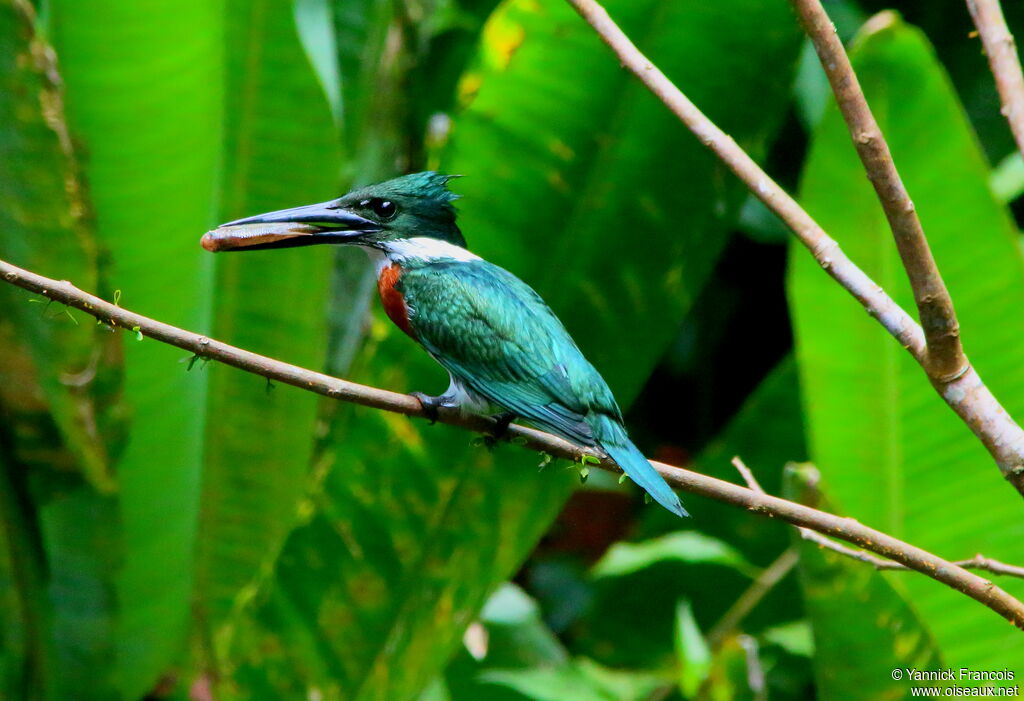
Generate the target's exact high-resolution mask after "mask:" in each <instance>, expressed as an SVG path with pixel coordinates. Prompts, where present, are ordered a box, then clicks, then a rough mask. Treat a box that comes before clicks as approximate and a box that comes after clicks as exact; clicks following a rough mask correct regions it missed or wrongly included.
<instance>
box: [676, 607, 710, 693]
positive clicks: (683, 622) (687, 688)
mask: <svg viewBox="0 0 1024 701" xmlns="http://www.w3.org/2000/svg"><path fill="white" fill-rule="evenodd" d="M675 641H676V655H677V656H678V657H679V689H680V690H681V691H682V692H683V695H684V696H686V697H687V698H693V697H695V696H696V695H697V691H698V690H699V689H700V687H701V684H703V683H704V681H705V680H706V679H707V678H708V674H709V673H710V671H711V648H709V647H708V644H707V641H705V640H704V635H703V634H702V633H701V632H700V628H699V627H698V626H697V621H696V620H695V619H694V617H693V609H692V608H691V607H690V602H688V601H685V600H683V601H680V602H679V604H678V605H677V606H676V635H675Z"/></svg>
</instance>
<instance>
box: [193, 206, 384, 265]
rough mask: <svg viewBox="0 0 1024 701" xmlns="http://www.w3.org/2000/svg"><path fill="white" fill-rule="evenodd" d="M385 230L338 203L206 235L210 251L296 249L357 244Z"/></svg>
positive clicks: (234, 225) (288, 212)
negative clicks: (335, 244) (360, 240)
mask: <svg viewBox="0 0 1024 701" xmlns="http://www.w3.org/2000/svg"><path fill="white" fill-rule="evenodd" d="M380 230H381V226H380V224H378V223H377V222H374V221H371V220H369V219H366V218H365V217H361V216H359V215H358V214H355V213H354V212H351V211H349V210H347V209H344V208H342V207H338V206H337V204H336V203H335V202H321V203H320V204H310V205H306V206H304V207H294V208H292V209H281V210H278V211H276V212H267V213H266V214H257V215H256V216H254V217H246V218H245V219H236V220H235V221H233V222H228V223H227V224H221V225H220V226H219V227H217V228H216V229H214V230H213V231H210V232H208V233H206V234H204V235H203V238H202V239H200V241H199V243H200V244H201V245H202V247H203V248H205V249H206V250H207V251H211V252H214V253H216V252H218V251H234V250H249V251H256V250H265V249H268V248H294V247H296V246H315V245H317V244H321V243H350V244H351V243H357V242H358V241H359V239H360V237H363V236H365V235H366V234H372V233H375V232H378V231H380Z"/></svg>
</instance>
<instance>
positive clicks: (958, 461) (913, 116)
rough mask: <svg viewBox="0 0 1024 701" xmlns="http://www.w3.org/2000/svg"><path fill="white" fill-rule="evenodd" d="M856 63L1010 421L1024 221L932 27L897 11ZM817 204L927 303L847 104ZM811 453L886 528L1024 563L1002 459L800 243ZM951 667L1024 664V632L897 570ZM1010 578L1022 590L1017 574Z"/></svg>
mask: <svg viewBox="0 0 1024 701" xmlns="http://www.w3.org/2000/svg"><path fill="white" fill-rule="evenodd" d="M869 26H871V27H872V29H871V31H868V32H866V33H864V34H863V35H862V36H861V37H860V38H859V39H858V40H857V42H856V43H855V46H854V47H853V49H852V52H851V56H852V59H853V64H854V67H855V68H856V70H857V73H858V75H859V76H860V80H861V83H862V85H863V86H864V91H865V93H866V94H867V98H868V101H869V102H870V103H871V106H872V109H873V110H874V112H875V115H876V117H877V118H878V120H879V123H880V125H881V127H882V130H883V132H884V133H885V134H886V137H887V138H888V140H889V144H890V146H891V148H892V152H893V155H894V156H895V159H896V163H897V166H898V167H899V169H900V173H901V175H902V177H903V179H904V181H905V182H906V184H907V187H908V189H909V191H910V194H911V196H912V197H913V199H914V203H915V205H916V206H917V211H918V212H919V214H920V216H921V221H922V223H923V224H924V229H925V231H926V232H927V234H928V238H929V241H930V242H931V245H932V249H933V251H934V253H935V257H936V259H937V261H938V264H939V267H940V268H941V270H942V272H943V275H944V277H945V279H946V282H947V284H948V286H949V289H950V292H951V293H952V296H953V300H954V302H955V303H956V307H957V311H958V313H959V318H960V324H961V328H962V331H963V338H964V343H965V346H966V349H967V352H968V354H969V355H970V356H971V359H972V360H973V362H974V363H975V365H976V366H977V368H978V370H979V372H980V373H981V376H982V377H983V378H984V379H985V380H986V381H987V382H988V383H989V386H990V387H991V388H992V390H993V391H994V392H995V394H996V396H997V397H999V398H1000V399H1001V400H1002V401H1003V402H1004V403H1005V406H1006V407H1007V409H1008V410H1009V411H1010V413H1011V414H1013V415H1015V416H1017V417H1018V418H1020V417H1024V346H1022V345H1021V343H1020V339H1021V338H1024V316H1022V315H1021V314H1020V310H1021V308H1022V305H1024V269H1022V265H1021V257H1020V253H1019V251H1018V248H1017V243H1016V241H1015V231H1014V227H1013V224H1012V222H1011V220H1010V218H1009V216H1008V214H1007V212H1006V211H1005V209H1004V208H1003V207H1002V206H1000V205H999V204H998V203H997V202H996V201H995V199H994V198H993V196H992V193H991V192H990V191H989V189H988V185H987V178H988V168H987V166H986V164H985V162H984V159H983V157H982V155H981V153H980V151H979V149H978V145H977V142H976V140H975V138H974V135H973V133H972V132H971V129H970V127H969V125H968V123H967V121H966V120H965V118H964V114H963V111H962V109H961V107H960V105H959V103H958V102H957V98H956V96H955V94H954V92H953V90H952V89H951V86H950V83H949V81H948V79H947V78H946V76H945V74H944V72H943V70H942V68H941V66H940V65H939V63H938V62H937V61H936V59H935V56H934V54H933V52H932V49H931V47H930V46H929V44H928V42H927V40H926V39H925V37H924V36H923V35H922V34H921V33H920V32H919V31H918V30H916V29H914V28H912V27H908V26H906V25H904V24H903V23H902V22H900V20H899V19H898V18H897V17H896V16H895V15H886V16H883V17H882V18H880V19H876V21H875V22H874V23H872V24H871V25H869ZM801 190H802V191H801V198H802V201H803V203H804V205H805V206H806V207H807V208H808V209H809V210H810V212H811V213H812V214H813V215H814V216H815V217H817V218H818V221H820V222H821V224H822V225H823V226H824V227H825V229H826V230H827V231H829V232H830V233H831V234H832V235H833V236H835V237H836V238H837V239H838V240H839V242H840V243H841V245H843V247H844V248H845V249H846V251H847V252H848V253H849V255H850V257H851V258H852V259H853V260H854V261H856V262H857V263H858V264H860V265H861V266H862V267H863V268H864V269H865V270H866V271H867V272H868V274H870V275H871V276H872V277H873V278H874V279H875V280H876V281H877V282H878V283H879V284H880V285H882V286H883V287H884V288H885V289H886V290H887V291H888V292H889V293H890V294H892V295H893V296H894V297H895V299H896V300H897V301H898V302H899V303H900V304H902V305H903V306H904V308H907V309H912V308H913V300H912V297H911V294H910V291H909V288H908V284H907V283H906V280H905V276H904V273H903V271H902V269H901V266H900V263H899V258H898V256H897V253H896V250H895V247H894V245H893V243H892V240H891V235H890V233H889V230H888V226H887V225H886V222H885V218H884V216H883V214H882V212H881V210H880V209H879V206H878V203H877V202H876V200H875V195H874V192H873V191H872V188H871V187H870V185H869V183H868V182H867V180H866V179H864V177H863V175H862V169H861V166H860V163H859V162H858V160H857V157H856V155H855V153H854V150H853V147H852V145H851V143H850V140H849V136H848V134H847V131H846V127H845V126H844V125H843V123H842V119H841V117H840V115H839V113H838V111H837V109H836V107H835V106H834V105H831V106H830V107H829V108H828V109H827V111H826V114H825V116H824V117H823V119H822V122H821V124H820V126H819V127H818V129H817V131H816V132H815V134H814V144H813V148H812V150H811V154H810V157H809V161H808V163H807V166H806V169H805V171H804V174H803V183H802V188H801ZM789 282H790V296H791V305H792V309H793V312H794V317H795V327H796V337H797V350H798V358H799V361H800V363H799V367H800V370H801V383H802V387H803V391H804V397H805V402H804V404H805V407H806V412H807V417H808V420H809V437H810V445H811V455H812V457H813V459H814V461H815V463H817V465H818V466H819V467H820V469H821V471H822V473H823V475H824V476H825V479H826V482H827V483H828V484H829V485H830V489H831V493H832V494H834V496H835V499H836V500H837V501H838V502H839V503H841V504H843V505H844V507H845V508H846V509H848V510H849V512H848V513H849V514H850V515H851V516H854V517H856V518H858V519H860V520H862V521H863V522H865V523H867V524H870V525H872V526H875V527H878V528H881V529H883V530H885V531H888V532H891V533H893V534H895V535H897V536H898V537H900V538H903V539H905V540H908V541H910V542H912V543H915V544H917V545H920V546H921V547H924V548H926V549H929V550H932V551H934V552H936V553H938V554H939V555H942V556H944V557H947V558H950V559H958V558H963V557H971V556H972V555H974V554H975V553H977V552H982V553H984V554H986V555H988V556H990V557H995V558H999V559H1005V560H1008V561H1012V562H1020V561H1024V519H1022V518H1021V514H1022V510H1021V509H1022V507H1021V503H1020V498H1019V497H1018V496H1017V495H1016V494H1014V493H1013V490H1012V489H1011V488H1009V487H1008V486H1007V485H1006V484H1005V482H1004V481H1003V480H1002V479H1000V477H999V473H998V471H997V469H996V467H995V465H993V463H992V460H991V458H990V457H989V456H988V454H987V453H986V451H985V450H984V449H983V448H982V446H981V445H980V444H979V443H978V441H977V440H976V439H975V438H974V436H973V435H972V434H971V432H970V431H969V430H968V428H967V427H966V426H964V425H963V424H962V423H961V422H960V421H959V420H958V419H957V418H956V417H955V416H954V415H953V413H952V412H950V411H949V409H948V408H947V407H946V406H945V405H944V404H943V402H942V401H941V400H940V398H939V397H937V396H936V395H935V392H934V390H933V389H932V388H931V387H930V386H929V383H928V381H927V379H926V378H925V376H924V374H923V373H922V372H921V370H920V369H919V368H918V367H917V366H916V365H915V364H914V363H913V361H912V360H911V359H910V357H909V356H908V355H907V354H906V353H905V352H904V351H903V349H902V348H900V347H899V346H898V345H897V344H896V343H894V342H893V341H892V339H891V338H890V337H889V336H887V335H886V334H885V333H884V332H883V331H882V329H881V328H880V327H878V325H877V324H876V323H875V322H874V321H873V320H871V319H870V318H869V317H868V316H867V315H865V314H864V312H863V311H862V310H861V309H860V308H859V307H858V305H857V303H856V302H855V301H854V300H853V299H852V298H850V297H849V295H847V293H846V292H844V291H843V290H842V289H840V288H839V287H838V286H837V285H836V284H835V283H834V282H833V281H832V280H831V279H829V278H828V276H826V275H824V274H823V273H822V272H821V271H820V270H818V269H817V267H816V266H815V264H814V263H813V262H812V261H811V259H810V257H809V256H807V255H806V252H805V251H803V250H794V253H793V256H792V267H791V276H790V281H789ZM890 582H891V584H892V585H893V586H894V587H896V588H897V589H898V590H899V591H902V592H905V594H906V596H907V598H908V599H909V600H910V601H911V602H912V603H913V605H914V606H915V607H916V608H917V610H918V612H919V613H920V616H921V619H922V620H924V621H926V622H927V625H928V626H929V628H930V629H931V631H932V633H933V634H934V637H935V639H936V641H937V642H938V645H939V648H940V649H941V652H942V655H943V657H944V658H945V660H946V661H947V663H949V664H950V665H952V666H954V667H959V666H961V665H965V666H972V665H973V666H975V667H979V666H980V667H985V668H995V667H998V666H1001V665H1011V666H1012V665H1015V664H1019V662H1020V659H1021V655H1022V652H1024V637H1022V636H1021V635H1020V634H1019V632H1017V631H1015V630H1014V629H1013V628H1012V627H1011V626H1008V625H1006V623H1005V621H1002V620H1000V619H999V618H998V617H996V616H995V615H993V614H992V613H991V612H989V611H986V610H984V609H983V608H980V607H979V606H978V604H976V603H975V602H973V601H971V600H970V599H968V598H966V597H964V596H963V595H961V594H959V593H957V592H955V591H953V590H951V589H949V588H947V587H944V586H942V585H940V584H938V583H936V582H934V581H932V580H929V579H927V578H925V577H919V576H912V575H910V576H908V575H906V574H899V575H893V576H891V577H890ZM1000 584H1001V585H1002V586H1004V587H1005V588H1006V589H1008V590H1009V591H1010V592H1012V593H1016V594H1017V595H1018V596H1020V595H1022V594H1024V585H1022V583H1021V582H1019V581H1013V580H1008V581H1001V582H1000Z"/></svg>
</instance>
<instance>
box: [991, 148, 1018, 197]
mask: <svg viewBox="0 0 1024 701" xmlns="http://www.w3.org/2000/svg"><path fill="white" fill-rule="evenodd" d="M989 183H990V184H991V185H992V192H994V193H995V196H996V199H998V200H999V201H1000V202H1002V203H1004V204H1008V203H1010V202H1013V201H1014V200H1015V199H1017V198H1018V197H1020V196H1021V194H1022V193H1024V158H1022V157H1021V154H1020V152H1019V151H1014V152H1013V153H1011V154H1010V155H1009V156H1007V157H1006V158H1004V159H1003V160H1001V161H1000V162H999V165H997V166H996V167H995V168H993V169H992V175H991V176H990V177H989Z"/></svg>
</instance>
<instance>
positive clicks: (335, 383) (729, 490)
mask: <svg viewBox="0 0 1024 701" xmlns="http://www.w3.org/2000/svg"><path fill="white" fill-rule="evenodd" d="M0 279H2V280H4V281H6V282H8V283H10V284H12V285H15V286H17V287H20V288H22V289H25V290H28V291H29V292H33V293H35V294H39V295H42V296H44V297H47V298H49V299H51V300H53V301H55V302H59V303H61V304H65V305H67V306H69V307H73V308H75V309H79V310H81V311H83V312H86V313H87V314H90V315H91V316H93V317H95V318H96V319H98V320H99V321H101V322H103V323H106V324H109V325H110V326H111V327H116V328H121V329H124V330H127V331H131V332H132V333H134V334H136V335H140V334H141V336H142V337H143V338H151V339H154V340H157V341H160V342H162V343H166V344H168V345H171V346H175V347H176V348H181V349H182V350H185V351H187V352H189V353H192V354H193V355H194V356H195V357H196V358H200V359H204V360H216V361H218V362H220V363H224V364H225V365H230V366H232V367H236V368H239V369H240V370H245V371H246V372H251V373H253V374H256V375H260V376H262V377H265V378H267V379H268V380H275V381H278V382H281V383H284V384H289V385H293V386H295V387H299V388H301V389H304V390H307V391H309V392H315V393H317V394H322V395H324V396H327V397H332V398H334V399H339V400H341V401H346V402H351V403H353V404H360V405H362V406H367V407H372V408H375V409H381V410H384V411H391V412H395V413H399V414H405V415H406V416H412V417H418V418H428V417H426V416H425V414H424V411H423V407H422V406H421V404H420V402H419V400H417V399H416V398H415V397H412V396H410V395H407V394H398V393H396V392H389V391H387V390H383V389H378V388H376V387H367V386H366V385H360V384H356V383H355V382H348V381H346V380H341V379H338V378H335V377H330V376H328V375H324V374H322V373H319V372H314V371H312V370H306V369H305V368H300V367H296V366H295V365H289V364H288V363H284V362H282V361H280V360H274V359H273V358H268V357H266V356H262V355H259V354H257V353H252V352H250V351H247V350H243V349H241V348H236V347H234V346H231V345H228V344H227V343H222V342H221V341H217V340H215V339H212V338H209V337H207V336H203V335H201V334H196V333H192V332H190V331H185V330H183V329H179V328H176V327H174V326H171V325H169V324H165V323H163V322H160V321H156V320H154V319H150V318H148V317H145V316H142V315H141V314H136V313H135V312H132V311H129V310H127V309H124V308H122V307H120V306H117V305H116V304H112V303H110V302H107V301H105V300H103V299H100V298H99V297H96V296H95V295H91V294H89V293H87V292H84V291H82V290H80V289H78V288H77V287H75V286H74V285H72V284H71V283H70V282H67V281H60V280H52V279H50V278H46V277H43V276H42V275H37V274H36V273H33V272H30V271H28V270H24V269H22V268H19V267H17V266H14V265H12V264H10V263H7V262H6V261H2V260H0ZM437 420H438V421H440V422H441V423H445V424H449V425H452V426H458V427H461V428H465V429H469V430H471V431H477V432H480V433H485V434H491V433H493V430H494V428H495V424H496V422H495V421H494V420H493V419H490V418H488V417H484V416H473V415H465V414H462V413H461V412H459V411H458V410H457V409H448V408H443V407H442V408H441V409H440V410H439V411H438V416H437ZM502 439H503V440H506V441H510V442H514V443H519V444H522V445H523V446H525V447H527V448H529V449H531V450H535V451H538V452H541V453H544V454H546V455H550V456H552V457H557V458H564V459H567V460H572V461H575V462H578V463H581V464H583V465H585V466H586V465H594V466H595V467H600V468H602V469H605V470H609V471H612V472H616V473H618V472H621V471H620V470H619V468H618V467H617V466H616V465H615V463H614V462H612V461H611V460H610V459H608V458H607V457H595V456H594V451H595V449H594V448H593V447H583V446H579V445H575V444H573V443H570V442H568V441H566V440H563V439H561V438H558V437H557V436H553V435H551V434H550V433H545V432H543V431H538V430H536V429H532V428H528V427H525V426H518V425H515V424H513V425H511V426H509V428H508V431H506V432H505V433H504V435H503V436H502ZM651 465H653V466H654V468H655V469H656V470H657V471H658V472H659V473H660V474H661V476H662V477H664V478H665V480H666V481H667V482H668V483H669V484H670V485H672V486H673V487H675V488H677V489H682V490H684V491H687V492H690V493H693V494H699V495H701V496H705V497H708V498H711V499H715V500H717V501H721V502H724V503H726V504H732V505H733V506H737V507H739V508H743V509H746V510H748V511H750V512H751V513H754V514H757V515H760V516H763V517H766V518H777V519H779V520H781V521H786V522H787V523H790V524H793V525H795V526H800V527H804V528H810V529H812V530H814V531H817V532H819V533H823V534H825V535H828V536H831V537H833V538H838V539H840V540H845V541H847V542H849V543H853V544H855V545H858V546H860V547H862V548H864V549H866V550H869V551H871V552H873V553H876V554H878V555H882V556H884V557H886V558H890V559H892V560H894V561H895V562H899V563H901V564H903V565H905V566H906V567H907V568H909V569H912V570H915V571H917V572H920V573H922V574H924V575H926V576H928V577H931V578H932V579H935V580H937V581H939V582H942V583H943V584H945V585H947V586H949V587H952V588H953V589H956V590H957V591H959V592H962V593H964V594H966V595H967V596H969V597H971V598H972V599H975V600H976V601H978V602H980V603H981V604H983V605H985V606H987V607H988V608H990V609H992V610H993V611H995V612H996V613H998V614H999V615H1000V616H1002V617H1003V618H1005V619H1006V620H1008V621H1010V622H1011V623H1013V624H1014V625H1015V626H1017V627H1018V628H1021V629H1022V630H1024V603H1021V602H1020V601H1018V600H1017V599H1015V598H1014V597H1012V596H1010V595H1009V594H1008V593H1006V592H1005V591H1003V590H1002V589H1000V588H999V587H997V586H995V585H994V584H993V583H992V582H990V581H988V580H986V579H983V578H981V577H979V576H978V575H976V574H973V573H971V572H968V571H967V570H966V569H964V568H963V567H959V566H957V565H955V564H953V563H951V562H948V561H946V560H943V559H942V558H940V557H938V556H936V555H933V554H932V553H929V552H926V551H924V550H922V549H921V548H918V547H915V546H913V545H910V544H909V543H905V542H903V541H901V540H898V539H897V538H894V537H892V536H890V535H887V534H885V533H882V532H880V531H876V530H874V529H872V528H868V527H867V526H864V525H862V524H860V523H858V522H856V521H854V520H853V519H849V518H842V517H839V516H836V515H834V514H830V513H826V512H824V511H819V510H817V509H812V508H810V507H808V506H804V505H802V504H797V503H795V502H792V501H787V500H785V499H780V498H778V497H774V496H770V495H768V494H764V493H759V492H757V491H755V490H753V489H750V488H747V487H742V486H740V485H736V484H732V483H730V482H725V481H723V480H719V479H715V478H714V477H708V476H707V475H702V474H700V473H697V472H691V471H690V470H684V469H683V468H679V467H673V466H671V465H666V464H664V463H660V462H654V461H651Z"/></svg>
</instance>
